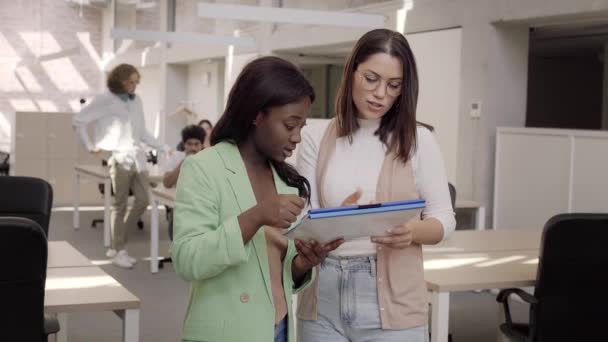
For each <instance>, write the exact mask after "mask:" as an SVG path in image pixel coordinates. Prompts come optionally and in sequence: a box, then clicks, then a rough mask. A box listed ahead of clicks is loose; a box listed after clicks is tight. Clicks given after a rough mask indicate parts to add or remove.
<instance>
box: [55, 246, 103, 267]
mask: <svg viewBox="0 0 608 342" xmlns="http://www.w3.org/2000/svg"><path fill="white" fill-rule="evenodd" d="M48 246H49V247H48V251H49V252H48V262H47V268H59V267H88V266H94V265H93V264H92V263H91V261H90V260H89V259H88V258H87V257H85V256H84V255H83V254H82V253H80V252H79V251H78V250H77V249H76V248H74V246H72V245H71V244H70V243H69V242H67V241H49V245H48Z"/></svg>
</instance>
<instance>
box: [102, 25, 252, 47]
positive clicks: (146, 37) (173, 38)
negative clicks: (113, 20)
mask: <svg viewBox="0 0 608 342" xmlns="http://www.w3.org/2000/svg"><path fill="white" fill-rule="evenodd" d="M110 36H111V37H112V38H113V39H129V40H137V41H146V42H165V43H176V44H189V45H194V44H195V45H226V46H228V45H233V46H241V47H253V46H255V39H253V38H249V37H232V36H218V35H211V34H203V33H190V32H161V31H139V30H124V29H112V31H111V32H110Z"/></svg>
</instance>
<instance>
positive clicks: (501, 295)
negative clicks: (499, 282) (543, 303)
mask: <svg viewBox="0 0 608 342" xmlns="http://www.w3.org/2000/svg"><path fill="white" fill-rule="evenodd" d="M512 294H515V295H517V297H519V298H521V299H522V300H523V301H524V302H526V303H528V304H533V305H536V304H538V299H536V297H534V296H533V295H531V294H529V293H528V292H526V291H524V290H522V289H515V288H513V289H504V290H501V291H500V292H498V295H497V296H496V301H497V302H499V303H505V302H506V301H507V300H508V299H509V297H510V296H511V295H512Z"/></svg>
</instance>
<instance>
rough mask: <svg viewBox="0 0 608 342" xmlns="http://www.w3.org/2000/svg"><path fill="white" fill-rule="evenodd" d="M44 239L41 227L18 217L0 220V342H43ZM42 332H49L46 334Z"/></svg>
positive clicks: (46, 337) (45, 245)
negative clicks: (0, 265) (0, 310)
mask: <svg viewBox="0 0 608 342" xmlns="http://www.w3.org/2000/svg"><path fill="white" fill-rule="evenodd" d="M47 247H48V245H47V239H46V235H45V234H44V231H43V229H42V227H40V225H39V224H38V223H36V222H34V221H33V220H30V219H27V218H22V217H8V216H7V217H0V258H1V259H2V260H10V262H5V263H3V266H2V272H0V303H2V312H3V313H4V314H2V315H1V318H0V340H2V341H41V342H42V341H47V339H48V335H49V334H50V333H56V332H58V331H59V324H57V321H56V320H54V323H55V325H54V326H52V327H51V325H49V324H48V323H47V322H45V321H47V320H48V318H47V317H45V314H44V287H45V282H46V267H47ZM46 329H52V330H53V331H52V332H49V331H48V330H46Z"/></svg>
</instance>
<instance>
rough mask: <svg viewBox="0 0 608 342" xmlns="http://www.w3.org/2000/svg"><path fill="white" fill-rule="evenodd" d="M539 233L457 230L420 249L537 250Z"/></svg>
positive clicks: (457, 250)
mask: <svg viewBox="0 0 608 342" xmlns="http://www.w3.org/2000/svg"><path fill="white" fill-rule="evenodd" d="M541 235H542V231H541V230H538V229H496V230H494V229H487V230H457V231H455V232H453V233H452V235H451V236H450V237H449V238H448V239H446V240H444V241H441V242H440V243H438V244H436V245H432V246H431V245H426V246H423V247H422V249H423V250H424V252H425V253H467V252H500V251H512V250H538V249H539V248H540V239H541Z"/></svg>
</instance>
